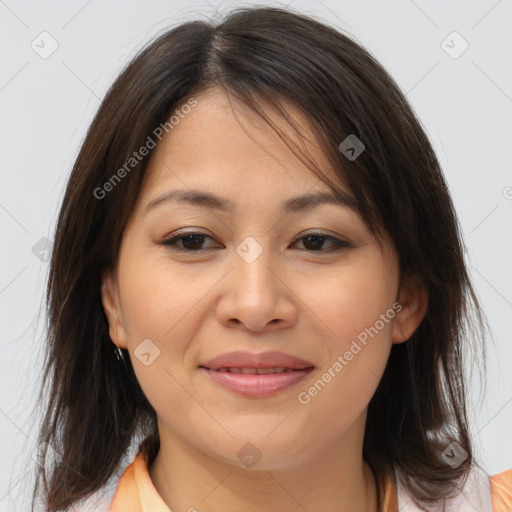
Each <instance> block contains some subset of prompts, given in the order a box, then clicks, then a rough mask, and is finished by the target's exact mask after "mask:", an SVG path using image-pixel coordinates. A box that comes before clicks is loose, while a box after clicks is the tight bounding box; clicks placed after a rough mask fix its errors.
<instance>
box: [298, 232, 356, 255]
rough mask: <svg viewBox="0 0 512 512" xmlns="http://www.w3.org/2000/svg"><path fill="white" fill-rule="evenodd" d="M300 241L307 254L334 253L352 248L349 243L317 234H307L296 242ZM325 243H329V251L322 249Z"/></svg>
mask: <svg viewBox="0 0 512 512" xmlns="http://www.w3.org/2000/svg"><path fill="white" fill-rule="evenodd" d="M301 241H302V243H303V246H304V247H305V248H306V250H307V251H308V252H334V251H339V250H341V249H346V248H349V247H352V245H351V244H350V243H349V242H346V241H344V240H340V239H338V238H336V237H334V236H330V235H326V234H324V233H318V232H314V233H308V234H306V235H304V236H302V237H300V238H299V239H298V240H297V242H301ZM325 242H330V244H331V247H330V249H329V248H328V249H327V250H326V249H325V248H323V249H322V247H323V246H324V243H325ZM294 243H295V242H294Z"/></svg>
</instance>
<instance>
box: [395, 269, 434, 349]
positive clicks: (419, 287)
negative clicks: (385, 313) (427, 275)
mask: <svg viewBox="0 0 512 512" xmlns="http://www.w3.org/2000/svg"><path fill="white" fill-rule="evenodd" d="M398 302H399V303H400V305H401V306H402V308H401V309H400V311H398V312H397V314H396V316H395V320H394V323H393V330H392V335H391V341H392V342H393V343H403V342H404V341H407V340H409V339H410V337H411V336H412V335H413V334H414V331H416V329H417V328H418V327H419V325H420V324H421V321H422V320H423V318H424V317H425V313H426V312H427V307H428V289H427V287H426V285H425V283H423V281H422V280H421V279H419V278H418V277H416V276H408V277H406V278H405V279H404V282H403V283H402V286H401V288H400V293H399V298H398Z"/></svg>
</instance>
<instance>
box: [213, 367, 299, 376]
mask: <svg viewBox="0 0 512 512" xmlns="http://www.w3.org/2000/svg"><path fill="white" fill-rule="evenodd" d="M217 371H218V372H229V373H241V374H243V375H256V374H258V375H268V374H271V373H288V372H293V369H292V368H285V367H284V366H276V367H274V368H236V367H231V366H230V367H227V366H226V367H223V368H219V369H218V370H217Z"/></svg>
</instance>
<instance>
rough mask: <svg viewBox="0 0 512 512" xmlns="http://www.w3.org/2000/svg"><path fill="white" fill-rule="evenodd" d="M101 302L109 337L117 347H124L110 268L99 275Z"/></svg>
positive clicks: (114, 283)
mask: <svg viewBox="0 0 512 512" xmlns="http://www.w3.org/2000/svg"><path fill="white" fill-rule="evenodd" d="M101 302H102V304H103V310H104V311H105V315H106V317H107V321H108V330H109V335H110V339H111V340H112V342H113V343H114V344H115V345H117V346H118V347H121V348H126V338H125V329H124V326H123V321H122V318H123V317H122V315H121V309H120V306H119V296H118V291H117V284H116V281H115V278H114V276H113V272H112V271H111V270H109V271H105V272H104V273H103V274H102V277H101Z"/></svg>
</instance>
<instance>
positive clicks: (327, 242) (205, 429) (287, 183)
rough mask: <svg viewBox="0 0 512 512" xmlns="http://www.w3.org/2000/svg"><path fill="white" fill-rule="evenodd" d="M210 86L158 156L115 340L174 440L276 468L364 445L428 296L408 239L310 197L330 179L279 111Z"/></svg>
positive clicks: (128, 258) (125, 273)
mask: <svg viewBox="0 0 512 512" xmlns="http://www.w3.org/2000/svg"><path fill="white" fill-rule="evenodd" d="M196 99H197V106H195V107H194V108H192V109H191V110H190V112H189V113H188V114H186V115H183V117H182V118H180V120H179V122H178V123H177V124H175V125H174V127H173V128H172V130H170V131H169V133H168V134H166V135H165V136H164V137H163V139H162V141H161V142H160V143H159V144H158V146H157V148H156V149H154V150H153V152H152V154H151V155H149V156H147V158H149V157H151V163H150V167H149V169H148V174H147V176H146V179H145V181H144V185H143V188H142V190H141V191H140V194H139V197H138V201H137V203H136V205H135V208H134V210H133V214H132V216H131V219H130V221H129V223H128V225H127V227H126V230H125V232H124V237H123V241H122V246H121V250H120V255H119V260H118V265H117V268H116V271H115V272H114V273H112V274H107V275H105V276H104V286H103V287H102V295H103V304H104V307H105V310H106V312H107V316H108V319H109V325H110V335H111V337H112V340H113V341H114V342H115V343H116V344H117V345H120V346H121V347H123V348H127V349H128V350H129V354H130V359H131V361H132V364H133V367H134V370H135V373H136V376H137V379H138V381H139V383H140V386H141V388H142V390H143V391H144V393H145V395H146V397H147V398H148V400H149V402H150V403H151V405H152V406H153V407H154V409H155V411H156V413H157V416H158V422H159V431H160V437H161V443H162V445H163V443H165V442H171V440H172V442H180V443H183V444H184V445H187V446H189V447H193V448H194V449H197V450H200V451H201V452H202V453H204V454H207V455H209V456H212V457H214V458H217V459H220V460H223V461H224V462H228V463H232V464H237V465H240V466H243V465H245V466H246V467H249V466H250V464H253V463H254V461H256V460H257V464H258V467H259V468H263V469H265V468H267V469H270V468H285V467H289V466H292V465H294V464H297V463H298V462H299V461H301V460H302V461H304V460H306V459H307V458H311V457H312V456H318V455H321V454H322V453H326V452H332V450H338V449H339V450H347V449H357V448H349V446H350V447H352V446H356V447H357V446H358V445H359V446H360V445H361V443H362V436H363V433H364V421H365V415H366V407H367V404H368V402H369V400H370V398H371V397H372V395H373V393H374V392H375V389H376V387H377V385H378V383H379V380H380V377H381V375H382V373H383V371H384V368H385V366H386V362H387V359H388V355H389V352H390V349H391V346H392V343H398V342H401V341H404V340H406V339H408V338H409V337H410V335H411V334H412V332H413V331H414V329H415V328H416V327H417V325H418V324H419V322H420V321H421V317H422V316H423V313H424V306H425V305H426V302H425V300H424V301H423V302H421V300H420V296H419V294H418V293H416V292H414V290H413V289H412V288H411V290H413V291H410V290H409V291H408V292H407V293H406V292H405V291H403V290H401V291H400V290H399V289H398V277H399V276H398V259H397V255H396V253H395V252H394V249H393V247H392V245H391V244H390V243H389V241H387V240H384V243H383V246H382V247H380V246H379V245H378V244H377V242H376V241H375V240H374V239H373V238H372V236H371V235H370V233H369V232H368V230H367V228H366V227H365V224H364V223H363V221H362V220H361V218H360V216H359V215H358V213H357V212H356V211H355V210H354V209H352V208H351V207H350V205H347V204H336V203H334V202H329V201H322V200H318V198H317V200H315V199H313V198H310V196H315V195H316V194H319V193H322V192H323V193H326V194H329V192H330V191H329V189H328V187H327V186H326V185H324V184H323V183H322V182H321V181H320V180H319V179H318V178H317V177H316V176H314V175H313V174H312V173H311V172H310V171H309V170H308V169H307V167H306V166H305V165H304V164H302V163H301V162H300V161H299V160H298V159H297V158H296V157H294V156H293V154H292V153H291V152H290V150H289V149H288V148H287V147H286V146H285V145H284V143H283V142H282V141H281V140H280V139H279V138H278V137H277V135H276V134H275V132H273V131H272V130H271V128H270V127H269V126H268V125H266V124H265V123H263V122H262V121H261V120H259V119H258V118H257V117H256V116H255V115H254V114H251V113H250V112H249V111H247V110H245V109H244V108H243V107H242V106H241V105H240V104H238V103H234V100H233V99H231V101H232V102H233V108H234V109H235V113H236V117H235V116H234V114H233V111H232V107H231V106H230V103H229V101H228V99H227V97H226V96H225V95H224V93H222V92H220V91H219V90H217V89H213V90H210V91H208V92H206V93H204V94H202V95H199V96H197V97H196ZM290 112H292V113H294V114H295V115H296V120H298V122H299V123H301V126H302V129H303V130H305V132H306V133H307V134H308V140H310V141H313V136H312V135H311V133H310V132H309V131H308V130H307V127H306V125H305V123H304V122H303V119H302V118H301V117H300V115H299V113H298V112H297V110H296V109H293V108H292V107H290ZM269 113H270V112H269ZM271 115H273V117H274V120H275V121H276V122H278V123H279V118H278V117H277V115H275V114H271ZM301 119H302V120H301ZM281 126H282V127H284V124H281ZM310 150H311V152H312V155H313V156H314V157H315V158H316V161H317V163H318V164H319V166H320V168H322V169H323V170H324V172H326V173H328V174H329V173H330V170H329V166H328V164H327V163H326V161H325V160H324V158H323V156H322V155H321V154H320V153H319V151H318V150H317V149H316V148H315V146H314V145H313V144H311V145H310ZM133 172H136V171H133ZM329 176H331V178H332V179H336V177H335V175H334V174H332V173H330V174H329ZM124 179H130V176H126V177H125V178H124ZM192 191H195V194H194V195H193V194H192ZM172 193H180V194H184V193H186V195H182V196H180V195H175V197H174V198H172V197H171V196H170V195H168V196H167V199H162V197H163V196H165V195H166V194H172ZM201 196H204V197H202V198H201ZM212 196H215V199H212ZM299 198H302V199H299ZM307 198H309V199H307ZM292 199H294V200H293V201H292ZM320 199H321V198H320ZM191 234H193V235H192V236H191ZM178 236H180V237H182V238H177V237H178ZM308 236H309V238H308ZM166 241H171V242H169V243H167V242H166ZM400 292H401V293H400ZM399 293H400V296H399ZM397 300H398V301H399V303H400V304H398V303H397ZM215 360H216V361H215ZM240 372H242V373H240ZM249 443H250V444H249ZM258 459H259V460H258ZM249 460H251V461H252V462H248V461H249Z"/></svg>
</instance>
